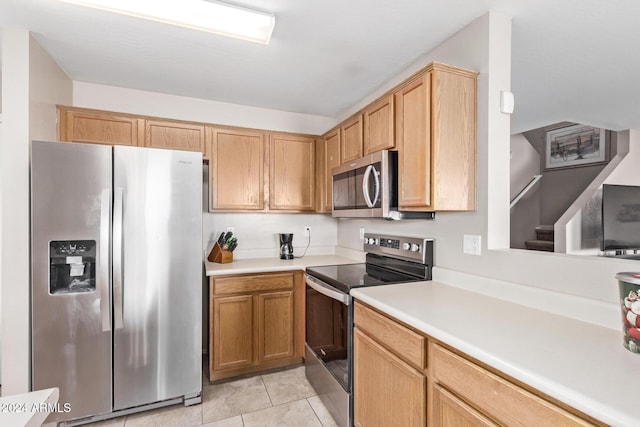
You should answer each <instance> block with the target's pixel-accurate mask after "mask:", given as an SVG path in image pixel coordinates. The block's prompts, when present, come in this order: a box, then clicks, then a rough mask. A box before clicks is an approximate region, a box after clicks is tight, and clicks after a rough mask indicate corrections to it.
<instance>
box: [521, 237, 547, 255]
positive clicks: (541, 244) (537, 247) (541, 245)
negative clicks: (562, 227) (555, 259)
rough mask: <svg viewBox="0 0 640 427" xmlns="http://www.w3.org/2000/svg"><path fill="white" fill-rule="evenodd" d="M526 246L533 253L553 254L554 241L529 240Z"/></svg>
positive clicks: (525, 243)
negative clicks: (545, 252)
mask: <svg viewBox="0 0 640 427" xmlns="http://www.w3.org/2000/svg"><path fill="white" fill-rule="evenodd" d="M524 246H525V247H526V248H527V249H529V250H532V251H547V252H553V241H549V240H527V241H526V242H524Z"/></svg>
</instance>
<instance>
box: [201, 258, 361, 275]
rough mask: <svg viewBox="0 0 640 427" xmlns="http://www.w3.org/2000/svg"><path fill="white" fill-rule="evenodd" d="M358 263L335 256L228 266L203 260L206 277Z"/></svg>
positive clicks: (257, 260)
mask: <svg viewBox="0 0 640 427" xmlns="http://www.w3.org/2000/svg"><path fill="white" fill-rule="evenodd" d="M358 262H360V261H358V260H355V259H352V258H346V257H343V256H337V255H308V256H304V257H302V258H294V259H289V260H284V259H280V258H276V257H273V258H251V259H238V260H234V261H233V262H230V263H228V264H218V263H215V262H210V261H207V260H206V259H205V260H204V264H205V270H206V273H207V276H223V275H227V274H245V273H270V272H275V271H289V270H304V269H305V268H307V267H310V266H313V265H336V264H355V263H358Z"/></svg>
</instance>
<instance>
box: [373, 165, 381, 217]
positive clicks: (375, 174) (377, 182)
mask: <svg viewBox="0 0 640 427" xmlns="http://www.w3.org/2000/svg"><path fill="white" fill-rule="evenodd" d="M371 169H372V170H373V180H374V181H375V186H376V191H375V194H374V196H373V203H371V207H374V206H375V205H376V203H378V197H380V174H379V173H378V171H377V170H376V168H375V166H373V165H371Z"/></svg>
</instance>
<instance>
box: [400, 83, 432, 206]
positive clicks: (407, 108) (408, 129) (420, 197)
mask: <svg viewBox="0 0 640 427" xmlns="http://www.w3.org/2000/svg"><path fill="white" fill-rule="evenodd" d="M395 100H396V108H397V110H396V143H397V146H398V205H399V206H400V207H401V208H405V209H411V208H414V209H415V208H425V207H429V206H430V205H431V119H430V113H431V112H430V100H431V73H427V74H425V75H423V76H422V77H419V78H417V79H416V80H414V81H413V82H411V83H409V84H408V85H407V86H405V87H403V88H402V89H400V90H399V91H398V92H397V93H396V95H395Z"/></svg>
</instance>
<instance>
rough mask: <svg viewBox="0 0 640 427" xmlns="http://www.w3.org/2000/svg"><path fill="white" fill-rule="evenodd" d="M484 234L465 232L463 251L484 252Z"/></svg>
mask: <svg viewBox="0 0 640 427" xmlns="http://www.w3.org/2000/svg"><path fill="white" fill-rule="evenodd" d="M481 247H482V236H476V235H469V234H465V235H464V237H463V240H462V252H463V253H465V254H470V255H480V254H481V253H482V249H481Z"/></svg>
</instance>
